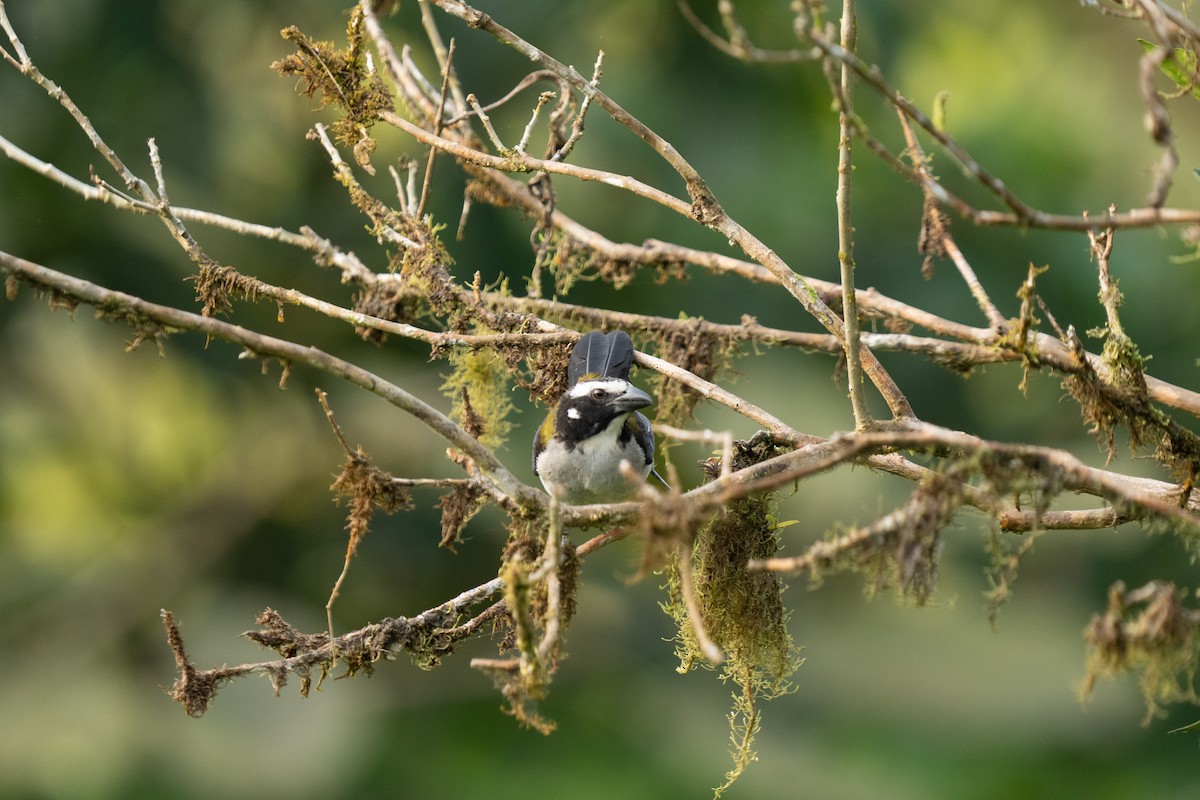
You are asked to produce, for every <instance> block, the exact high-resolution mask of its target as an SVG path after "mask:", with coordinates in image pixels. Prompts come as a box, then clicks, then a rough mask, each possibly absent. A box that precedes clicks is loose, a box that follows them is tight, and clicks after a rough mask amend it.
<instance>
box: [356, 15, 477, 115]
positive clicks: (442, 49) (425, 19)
mask: <svg viewBox="0 0 1200 800" xmlns="http://www.w3.org/2000/svg"><path fill="white" fill-rule="evenodd" d="M370 5H373V4H372V3H365V4H364V6H370ZM418 5H419V6H420V8H421V27H422V28H424V29H425V38H426V39H428V40H429V46H430V48H431V49H432V50H433V55H434V56H435V57H436V58H437V62H438V69H439V70H440V71H441V72H442V74H443V75H448V76H449V77H450V91H451V93H452V94H453V96H454V106H455V115H456V116H457V115H458V114H462V113H465V112H466V110H467V99H466V97H465V95H464V94H463V90H462V86H461V85H460V84H459V81H458V75H457V73H455V71H454V69H453V66H452V60H453V59H452V53H453V51H454V40H453V39H451V40H450V47H449V48H447V47H446V45H445V43H444V42H443V41H442V35H441V33H440V32H439V31H438V29H437V20H436V19H434V17H433V12H431V11H430V10H429V2H428V0H420V2H419V3H418ZM371 13H372V16H373V15H374V12H373V11H372V12H371ZM439 119H440V117H439Z"/></svg>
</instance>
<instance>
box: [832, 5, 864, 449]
mask: <svg viewBox="0 0 1200 800" xmlns="http://www.w3.org/2000/svg"><path fill="white" fill-rule="evenodd" d="M857 38H858V21H857V19H856V17H855V11H854V0H842V47H844V48H846V49H847V50H850V51H853V50H854V48H855V43H856V40H857ZM836 96H837V104H838V166H837V176H838V179H837V195H836V201H837V225H838V263H839V266H840V268H841V275H842V320H843V322H844V323H845V327H846V334H845V336H846V339H845V347H846V378H847V380H848V381H849V385H850V405H851V406H852V407H853V409H854V427H855V428H857V429H859V430H862V429H864V428H866V427H868V426H869V425H870V424H871V410H870V409H869V408H868V407H867V398H866V396H865V395H864V394H863V376H862V372H863V369H862V357H861V354H860V348H861V342H860V341H859V338H858V305H857V304H856V303H855V296H854V222H853V219H852V217H851V215H850V187H851V182H852V174H853V170H854V159H853V154H852V152H851V143H852V141H853V139H852V136H853V133H854V130H853V128H854V126H853V123H852V122H851V121H850V119H851V116H852V115H853V114H854V79H853V76H852V74H851V72H850V68H849V67H847V66H846V65H845V64H842V68H841V75H840V77H839V82H838V85H837V92H836Z"/></svg>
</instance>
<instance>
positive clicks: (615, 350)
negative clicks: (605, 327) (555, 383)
mask: <svg viewBox="0 0 1200 800" xmlns="http://www.w3.org/2000/svg"><path fill="white" fill-rule="evenodd" d="M632 364H633V340H631V339H630V338H629V334H628V333H626V332H625V331H613V332H612V333H607V334H605V333H601V332H600V331H592V332H591V333H587V334H584V336H583V338H582V339H580V340H579V341H578V342H576V343H575V347H574V348H573V349H572V350H571V360H570V361H569V362H567V383H568V384H569V385H570V386H574V385H575V384H577V383H579V381H580V380H582V379H583V378H585V377H596V378H620V379H622V380H628V378H629V368H630V366H632Z"/></svg>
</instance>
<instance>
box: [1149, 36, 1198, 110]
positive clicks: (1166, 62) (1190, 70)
mask: <svg viewBox="0 0 1200 800" xmlns="http://www.w3.org/2000/svg"><path fill="white" fill-rule="evenodd" d="M1138 43H1139V44H1141V45H1142V49H1143V50H1145V51H1146V52H1147V53H1149V52H1150V51H1152V50H1155V49H1157V48H1158V45H1156V44H1155V43H1154V42H1151V41H1148V40H1146V39H1138ZM1196 63H1197V62H1196V54H1195V53H1194V52H1192V51H1191V50H1186V49H1184V48H1182V47H1176V48H1175V50H1174V51H1173V52H1172V54H1171V57H1170V58H1164V59H1163V62H1162V63H1161V64H1159V65H1158V68H1159V69H1161V70H1162V73H1163V75H1166V76H1167V77H1168V78H1170V79H1171V80H1172V81H1174V83H1175V85H1176V86H1178V87H1179V88H1180V89H1183V90H1184V91H1188V92H1191V93H1192V97H1194V98H1196V99H1197V100H1200V86H1197V85H1196V82H1195V81H1194V80H1192V75H1194V74H1196Z"/></svg>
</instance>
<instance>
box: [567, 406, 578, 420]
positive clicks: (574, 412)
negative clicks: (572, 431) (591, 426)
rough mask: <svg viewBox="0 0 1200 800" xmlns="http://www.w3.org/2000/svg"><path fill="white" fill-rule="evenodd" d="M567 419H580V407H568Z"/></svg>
mask: <svg viewBox="0 0 1200 800" xmlns="http://www.w3.org/2000/svg"><path fill="white" fill-rule="evenodd" d="M567 419H579V409H577V408H568V409H567Z"/></svg>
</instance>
